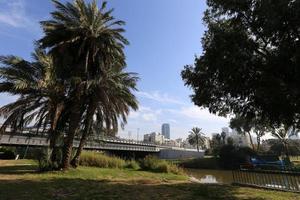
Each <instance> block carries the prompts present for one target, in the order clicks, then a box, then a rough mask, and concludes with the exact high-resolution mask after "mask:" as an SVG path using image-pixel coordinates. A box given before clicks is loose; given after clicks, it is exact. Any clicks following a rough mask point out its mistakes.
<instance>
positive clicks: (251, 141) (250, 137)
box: [247, 132, 255, 150]
mask: <svg viewBox="0 0 300 200" xmlns="http://www.w3.org/2000/svg"><path fill="white" fill-rule="evenodd" d="M247 133H248V136H249V139H250V144H251V147H252V149H253V150H255V147H254V144H253V140H252V136H251V134H250V132H247Z"/></svg>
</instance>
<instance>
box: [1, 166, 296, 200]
mask: <svg viewBox="0 0 300 200" xmlns="http://www.w3.org/2000/svg"><path fill="white" fill-rule="evenodd" d="M22 162H23V161H0V199H1V200H8V199H18V200H28V199H30V200H43V199H72V200H73V199H122V200H123V199H125V200H129V199H143V200H144V199H146V200H147V199H162V200H167V199H197V200H221V199H226V200H300V195H299V194H294V193H288V192H274V191H267V190H260V189H252V188H246V187H237V186H230V185H202V184H197V183H192V182H190V181H189V180H188V177H187V176H184V175H174V174H171V173H152V172H146V171H140V170H133V169H108V168H96V167H79V168H78V169H71V170H69V171H66V172H64V171H58V172H45V173H38V172H36V171H35V170H34V167H35V168H36V167H37V166H36V164H35V162H34V161H30V160H27V161H24V164H26V165H23V166H22V165H20V164H22ZM4 163H5V166H4V165H3V164H4ZM15 164H16V165H15ZM28 164H30V165H28ZM25 169H27V171H26V170H25ZM24 170H25V171H24Z"/></svg>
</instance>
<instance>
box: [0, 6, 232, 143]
mask: <svg viewBox="0 0 300 200" xmlns="http://www.w3.org/2000/svg"><path fill="white" fill-rule="evenodd" d="M98 2H100V1H98ZM108 7H109V8H114V9H115V11H114V15H115V17H116V18H118V19H121V20H124V21H126V26H125V29H126V33H125V36H126V37H127V39H128V40H129V41H130V45H129V46H128V47H126V49H125V53H126V56H127V65H128V71H131V72H137V73H138V74H139V76H140V78H141V80H140V81H139V83H138V89H139V92H137V93H136V95H137V97H138V99H139V102H140V109H139V111H137V112H132V113H131V114H130V116H129V119H128V124H127V125H126V126H125V129H124V130H120V131H119V135H120V136H122V137H128V132H131V138H133V139H135V138H136V137H137V136H136V133H137V129H138V128H139V132H140V139H141V138H142V135H143V134H145V133H149V132H151V131H160V127H161V124H162V123H165V122H167V123H170V126H171V138H173V139H175V138H178V137H181V138H185V137H186V136H187V135H188V131H189V130H190V129H191V128H192V127H193V126H199V127H201V128H202V130H203V132H204V133H206V134H207V135H209V134H210V133H212V132H220V129H221V127H223V126H228V119H225V118H221V117H217V116H214V115H211V114H209V112H208V111H207V110H205V109H202V110H201V109H200V108H198V107H196V106H194V105H193V103H192V102H191V101H190V98H189V95H190V94H191V91H190V90H189V89H188V88H187V87H185V86H184V85H183V81H182V80H181V77H180V72H181V70H182V69H183V67H184V65H186V64H192V63H193V61H194V58H195V55H200V54H201V43H200V41H201V37H202V35H203V33H204V30H205V26H204V25H203V23H202V20H201V19H202V17H203V12H204V10H205V8H206V5H205V1H204V0H125V1H124V0H108ZM52 10H53V5H52V3H51V1H50V0H42V1H41V0H0V55H8V54H13V55H17V56H20V57H23V58H25V59H30V53H31V52H32V50H33V41H34V40H37V39H39V38H40V37H42V32H41V29H40V26H39V23H38V22H39V21H41V20H45V19H49V12H51V11H52ZM13 99H14V97H12V96H8V95H7V94H2V95H0V105H4V104H5V103H8V102H10V101H12V100H13Z"/></svg>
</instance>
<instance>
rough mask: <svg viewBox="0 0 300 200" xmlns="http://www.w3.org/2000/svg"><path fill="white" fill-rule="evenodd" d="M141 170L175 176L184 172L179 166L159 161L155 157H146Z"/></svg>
mask: <svg viewBox="0 0 300 200" xmlns="http://www.w3.org/2000/svg"><path fill="white" fill-rule="evenodd" d="M141 168H142V169H143V170H148V171H153V172H163V173H173V174H183V173H184V172H183V170H182V169H181V168H179V167H178V166H177V165H175V164H172V163H169V162H167V161H166V160H161V159H158V158H157V157H155V156H146V157H145V158H144V159H143V160H142V161H141Z"/></svg>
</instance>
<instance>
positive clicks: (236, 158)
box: [219, 145, 257, 169]
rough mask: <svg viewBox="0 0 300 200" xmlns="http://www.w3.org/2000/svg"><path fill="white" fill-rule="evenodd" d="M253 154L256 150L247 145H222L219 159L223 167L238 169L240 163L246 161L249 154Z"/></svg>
mask: <svg viewBox="0 0 300 200" xmlns="http://www.w3.org/2000/svg"><path fill="white" fill-rule="evenodd" d="M255 155H257V154H256V152H255V151H253V150H252V149H251V148H249V147H236V146H233V145H224V146H222V147H221V149H220V153H219V161H220V165H221V166H222V168H224V169H238V168H240V165H241V164H244V163H246V162H248V160H249V158H250V156H255Z"/></svg>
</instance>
